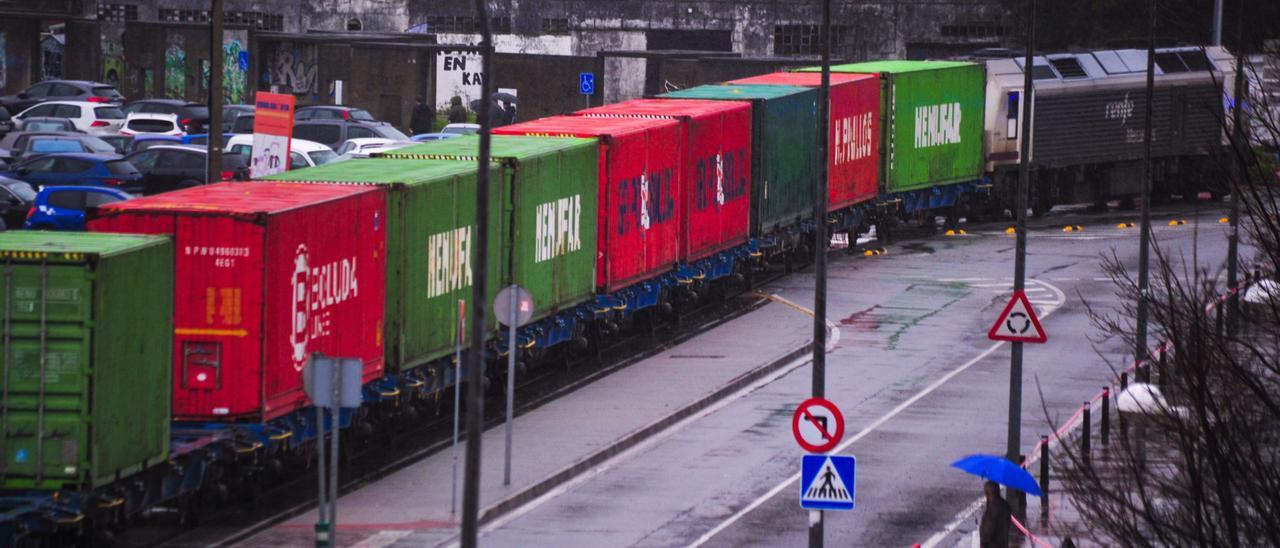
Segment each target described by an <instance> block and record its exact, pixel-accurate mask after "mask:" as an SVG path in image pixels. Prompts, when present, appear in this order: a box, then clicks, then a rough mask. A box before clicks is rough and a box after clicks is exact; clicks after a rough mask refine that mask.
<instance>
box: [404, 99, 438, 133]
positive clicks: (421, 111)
mask: <svg viewBox="0 0 1280 548" xmlns="http://www.w3.org/2000/svg"><path fill="white" fill-rule="evenodd" d="M435 121H436V109H434V108H431V105H429V104H427V101H426V99H423V98H422V96H421V95H419V96H418V102H417V103H415V104H414V105H413V116H411V117H410V118H409V130H410V135H418V134H420V133H431V129H432V127H434V126H435Z"/></svg>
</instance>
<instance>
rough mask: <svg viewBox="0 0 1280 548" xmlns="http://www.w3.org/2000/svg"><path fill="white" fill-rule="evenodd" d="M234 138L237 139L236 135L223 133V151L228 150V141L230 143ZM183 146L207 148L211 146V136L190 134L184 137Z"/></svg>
mask: <svg viewBox="0 0 1280 548" xmlns="http://www.w3.org/2000/svg"><path fill="white" fill-rule="evenodd" d="M232 137H235V134H234V133H223V134H222V149H223V150H226V149H227V141H229V140H230V139H231V138H232ZM182 144H184V145H200V146H206V147H207V146H209V134H208V133H196V134H188V135H187V136H186V137H183V138H182Z"/></svg>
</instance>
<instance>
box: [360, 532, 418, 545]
mask: <svg viewBox="0 0 1280 548" xmlns="http://www.w3.org/2000/svg"><path fill="white" fill-rule="evenodd" d="M411 534H413V531H408V530H404V531H378V533H377V534H376V535H373V536H371V537H369V538H366V539H364V540H362V541H360V542H358V543H356V544H352V545H351V548H386V547H387V546H391V545H392V544H395V543H396V541H398V540H400V539H402V538H404V537H407V536H409V535H411Z"/></svg>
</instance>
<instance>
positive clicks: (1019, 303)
mask: <svg viewBox="0 0 1280 548" xmlns="http://www.w3.org/2000/svg"><path fill="white" fill-rule="evenodd" d="M987 338H988V339H991V340H993V341H1009V342H1028V343H1037V344H1039V343H1044V342H1045V341H1048V340H1049V335H1048V334H1047V333H1045V331H1044V327H1041V326H1040V318H1038V317H1036V309H1035V307H1033V306H1031V301H1029V300H1027V294H1026V292H1024V291H1022V290H1020V289H1019V290H1015V291H1014V292H1013V297H1011V298H1009V304H1007V305H1005V307H1004V312H1001V313H1000V317H999V318H996V323H994V324H992V325H991V330H990V331H987Z"/></svg>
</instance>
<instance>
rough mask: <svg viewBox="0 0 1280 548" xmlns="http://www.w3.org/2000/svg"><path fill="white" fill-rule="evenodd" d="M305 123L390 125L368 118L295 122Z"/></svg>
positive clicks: (298, 124)
mask: <svg viewBox="0 0 1280 548" xmlns="http://www.w3.org/2000/svg"><path fill="white" fill-rule="evenodd" d="M304 124H306V125H321V124H327V125H339V124H354V125H360V126H372V127H379V126H385V125H389V124H386V123H382V122H369V121H366V120H302V121H299V122H295V123H294V124H293V125H295V126H300V125H304Z"/></svg>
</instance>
